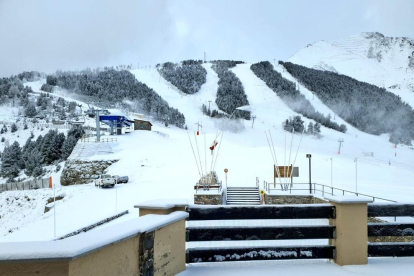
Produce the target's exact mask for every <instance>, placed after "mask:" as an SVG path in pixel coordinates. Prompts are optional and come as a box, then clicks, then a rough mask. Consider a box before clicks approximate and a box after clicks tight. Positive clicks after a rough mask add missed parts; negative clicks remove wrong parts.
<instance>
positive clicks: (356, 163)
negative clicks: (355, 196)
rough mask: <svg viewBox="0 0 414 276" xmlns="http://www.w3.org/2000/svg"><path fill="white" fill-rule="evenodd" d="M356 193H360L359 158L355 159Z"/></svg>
mask: <svg viewBox="0 0 414 276" xmlns="http://www.w3.org/2000/svg"><path fill="white" fill-rule="evenodd" d="M355 192H357V193H358V157H355Z"/></svg>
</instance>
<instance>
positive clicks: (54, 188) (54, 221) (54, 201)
mask: <svg viewBox="0 0 414 276" xmlns="http://www.w3.org/2000/svg"><path fill="white" fill-rule="evenodd" d="M52 185H53V224H54V225H53V230H54V235H55V238H56V185H55V184H54V183H53V184H52Z"/></svg>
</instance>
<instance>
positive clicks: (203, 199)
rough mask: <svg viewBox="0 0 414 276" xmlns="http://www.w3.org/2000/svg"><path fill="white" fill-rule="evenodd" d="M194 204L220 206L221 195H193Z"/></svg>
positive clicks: (221, 202) (221, 201)
mask: <svg viewBox="0 0 414 276" xmlns="http://www.w3.org/2000/svg"><path fill="white" fill-rule="evenodd" d="M194 204H198V205H222V204H223V197H222V194H217V195H197V194H196V195H194Z"/></svg>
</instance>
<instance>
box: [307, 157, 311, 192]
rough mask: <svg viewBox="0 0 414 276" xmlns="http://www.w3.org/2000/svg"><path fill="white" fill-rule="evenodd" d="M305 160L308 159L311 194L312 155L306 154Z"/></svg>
mask: <svg viewBox="0 0 414 276" xmlns="http://www.w3.org/2000/svg"><path fill="white" fill-rule="evenodd" d="M306 158H309V193H310V194H312V168H311V163H312V162H311V160H312V155H311V154H306Z"/></svg>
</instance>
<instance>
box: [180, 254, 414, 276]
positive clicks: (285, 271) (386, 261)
mask: <svg viewBox="0 0 414 276" xmlns="http://www.w3.org/2000/svg"><path fill="white" fill-rule="evenodd" d="M413 264H414V258H370V259H369V261H368V265H348V266H339V265H336V264H334V263H330V262H328V261H263V262H262V261H257V262H233V263H232V262H229V263H220V264H217V263H214V264H194V265H187V268H186V270H185V271H183V272H181V273H180V274H178V275H179V276H187V275H197V276H210V275H228V276H233V275H234V276H250V275H257V274H262V275H285V276H298V275H307V276H321V275H324V276H325V275H335V276H354V275H360V276H372V275H375V276H389V275H395V274H407V273H408V272H409V271H412V270H413Z"/></svg>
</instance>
